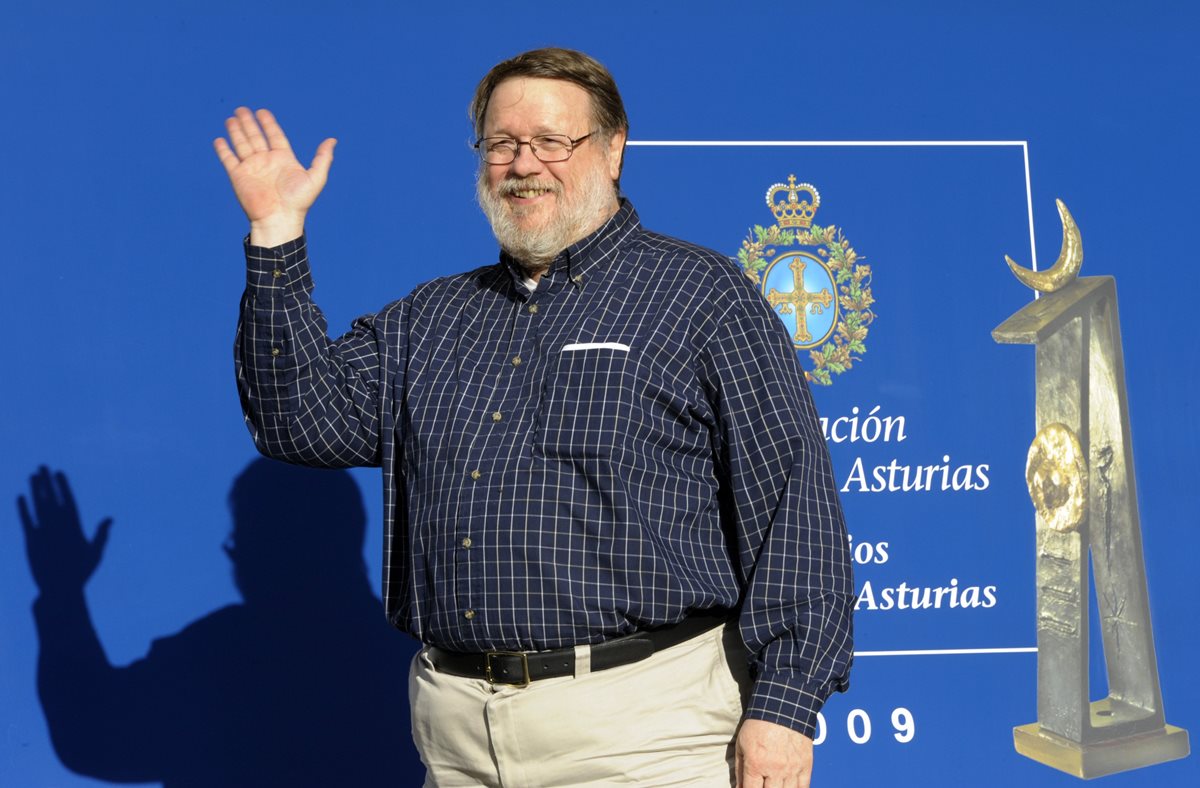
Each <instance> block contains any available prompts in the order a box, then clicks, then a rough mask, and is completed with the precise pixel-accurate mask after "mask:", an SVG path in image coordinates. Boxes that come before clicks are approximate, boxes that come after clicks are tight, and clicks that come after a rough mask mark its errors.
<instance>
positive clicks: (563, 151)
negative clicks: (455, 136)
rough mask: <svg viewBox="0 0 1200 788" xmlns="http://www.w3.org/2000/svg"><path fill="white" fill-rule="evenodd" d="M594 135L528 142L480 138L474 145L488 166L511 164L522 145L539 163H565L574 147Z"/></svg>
mask: <svg viewBox="0 0 1200 788" xmlns="http://www.w3.org/2000/svg"><path fill="white" fill-rule="evenodd" d="M595 133H596V132H594V131H589V132H588V133H587V134H584V135H583V136H582V137H577V138H575V139H571V138H570V137H568V136H567V135H566V134H539V135H538V136H536V137H530V138H529V141H528V142H521V141H520V140H514V139H513V138H512V137H480V138H479V140H478V141H477V142H476V143H475V150H476V151H478V152H479V155H480V156H481V157H482V158H483V160H484V161H485V162H487V163H488V164H511V163H512V162H513V161H515V160H516V158H517V155H518V154H519V153H520V151H521V146H522V145H528V146H529V150H530V151H531V152H532V153H533V155H534V156H536V157H537V158H538V160H539V161H544V162H555V161H566V160H567V159H569V158H571V154H572V153H574V152H575V148H576V146H578V145H579V144H580V143H581V142H583V141H584V140H586V139H587V138H588V137H590V136H592V135H593V134H595Z"/></svg>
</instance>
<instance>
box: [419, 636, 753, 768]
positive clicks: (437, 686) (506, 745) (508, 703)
mask: <svg viewBox="0 0 1200 788" xmlns="http://www.w3.org/2000/svg"><path fill="white" fill-rule="evenodd" d="M743 653H744V650H743V647H742V645H741V640H740V638H739V637H738V634H737V628H736V626H728V625H726V626H718V627H715V628H714V629H712V630H710V631H709V632H705V633H704V634H702V635H699V636H697V637H695V638H692V639H691V640H688V641H685V642H684V643H680V644H679V645H677V646H674V647H672V648H669V649H666V650H664V651H661V652H659V653H656V654H654V655H652V656H650V657H648V658H647V659H644V660H642V661H641V662H635V663H634V664H632V665H623V666H621V667H617V668H610V669H608V670H603V671H598V672H596V673H592V672H590V670H589V660H590V649H589V648H588V647H587V646H583V647H577V648H576V671H575V673H576V675H575V676H574V677H564V678H554V679H542V680H540V681H535V682H533V683H532V684H530V685H529V686H528V687H512V686H507V685H503V684H497V685H495V686H492V685H490V684H488V682H487V681H484V680H482V679H472V678H463V677H461V676H451V675H448V674H445V673H439V672H438V671H436V670H434V668H433V664H432V662H430V659H429V656H428V655H427V654H426V651H425V650H422V651H421V652H419V653H418V654H417V656H416V657H415V658H414V659H413V663H412V668H411V670H410V672H409V693H410V700H411V705H412V717H413V719H412V731H413V739H414V740H415V742H416V745H417V750H418V751H420V753H421V760H422V761H424V762H425V767H426V770H427V772H426V778H425V785H426V786H427V788H430V787H435V786H436V788H451V787H452V786H481V785H483V786H496V787H497V788H549V787H550V786H607V785H644V786H653V788H659V787H660V786H672V785H679V786H689V787H690V788H703V787H704V786H714V788H715V787H716V786H720V788H729V786H731V785H732V784H733V737H734V734H735V733H736V731H737V726H738V723H739V722H740V720H741V716H742V707H743V703H744V700H745V693H746V692H747V691H748V688H749V686H750V681H749V676H748V674H747V668H746V665H745V659H744V658H743V656H742V655H743Z"/></svg>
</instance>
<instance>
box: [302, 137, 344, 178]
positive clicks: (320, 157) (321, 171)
mask: <svg viewBox="0 0 1200 788" xmlns="http://www.w3.org/2000/svg"><path fill="white" fill-rule="evenodd" d="M335 145H337V140H335V139H334V138H333V137H330V138H329V139H327V140H325V141H324V142H322V143H321V144H320V145H318V146H317V153H316V155H315V156H313V160H312V166H311V167H309V168H308V173H309V175H311V176H313V178H315V179H316V181H317V184H318V185H319V186H321V187H324V185H325V180H326V179H327V178H328V177H329V165H331V164H333V148H334V146H335Z"/></svg>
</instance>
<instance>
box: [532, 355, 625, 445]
mask: <svg viewBox="0 0 1200 788" xmlns="http://www.w3.org/2000/svg"><path fill="white" fill-rule="evenodd" d="M571 347H573V346H571V345H567V346H566V347H565V348H564V349H563V350H561V351H560V352H559V354H558V357H557V359H556V361H555V362H554V365H553V368H552V369H551V370H549V374H548V375H547V377H546V383H545V386H544V388H543V390H542V398H541V407H540V408H539V411H538V430H537V434H536V436H535V438H534V451H535V453H537V454H540V455H542V456H545V457H555V458H564V459H574V458H586V457H608V456H611V455H612V454H613V452H614V451H615V450H616V449H618V448H620V446H621V445H622V443H623V441H624V439H625V435H626V434H628V429H627V426H628V423H629V419H630V412H629V409H630V407H631V405H632V388H633V382H632V378H633V370H634V366H635V362H634V360H633V359H632V355H633V352H634V351H632V350H630V349H627V348H626V346H624V345H617V344H615V343H602V344H597V345H590V346H584V347H579V346H578V345H576V346H574V347H579V349H568V348H571Z"/></svg>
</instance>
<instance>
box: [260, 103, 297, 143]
mask: <svg viewBox="0 0 1200 788" xmlns="http://www.w3.org/2000/svg"><path fill="white" fill-rule="evenodd" d="M256 115H257V117H258V122H259V123H261V124H262V129H263V131H264V132H266V134H267V142H268V143H269V144H270V146H271V150H291V149H292V146H291V143H289V142H288V138H287V135H285V134H284V133H283V129H282V128H280V126H279V123H278V122H276V120H275V116H274V115H272V114H271V110H269V109H260V110H259V111H258V112H257V113H256Z"/></svg>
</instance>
